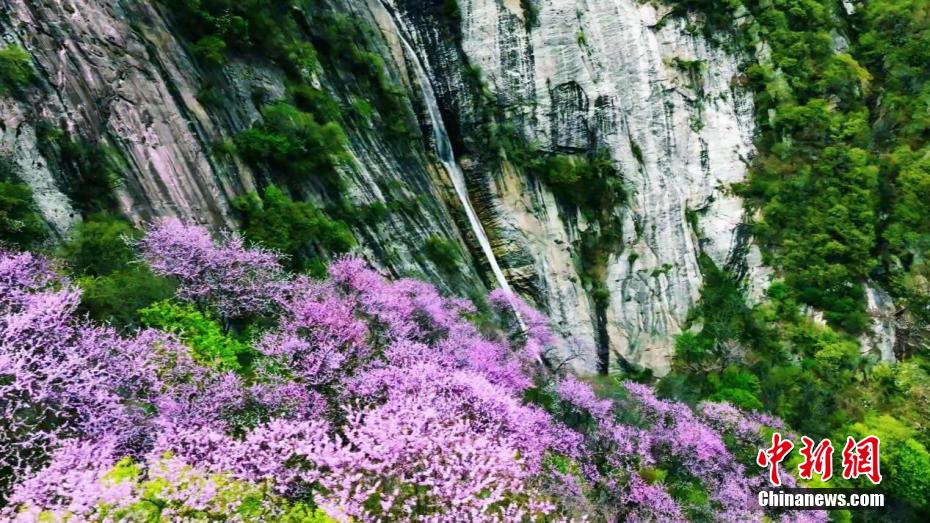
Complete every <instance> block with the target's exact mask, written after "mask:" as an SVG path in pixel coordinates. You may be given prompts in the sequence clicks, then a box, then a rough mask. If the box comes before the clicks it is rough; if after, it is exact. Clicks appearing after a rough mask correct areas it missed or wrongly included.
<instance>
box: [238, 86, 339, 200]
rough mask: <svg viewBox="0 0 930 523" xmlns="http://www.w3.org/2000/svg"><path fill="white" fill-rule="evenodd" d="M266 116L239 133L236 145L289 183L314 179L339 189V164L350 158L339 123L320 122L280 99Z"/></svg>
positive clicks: (247, 157) (250, 159) (246, 156)
mask: <svg viewBox="0 0 930 523" xmlns="http://www.w3.org/2000/svg"><path fill="white" fill-rule="evenodd" d="M262 116H263V118H264V119H263V120H262V122H260V123H258V124H256V125H255V126H253V127H252V128H251V129H249V130H247V131H244V132H242V133H240V134H239V135H238V136H236V139H235V143H236V148H237V150H238V151H239V153H240V154H241V155H242V157H243V158H244V159H245V160H246V161H248V162H249V163H251V164H253V165H265V166H268V167H270V168H271V169H272V170H273V171H274V172H276V173H279V174H280V175H281V176H283V177H284V179H285V180H286V181H287V182H289V183H294V184H298V183H302V182H307V181H313V182H317V183H319V184H320V185H321V186H322V187H323V188H326V189H329V190H331V191H335V192H338V191H339V190H340V189H341V187H342V182H341V180H340V178H339V173H338V172H337V170H336V167H337V166H338V165H339V164H340V163H342V162H346V161H349V158H350V157H349V155H348V154H347V153H346V151H345V142H346V136H345V133H344V132H343V130H342V128H341V127H340V126H339V124H337V123H335V122H329V123H325V124H320V123H318V122H317V120H316V119H315V118H314V116H313V115H312V114H310V113H307V112H303V111H301V110H300V109H297V108H296V107H294V106H293V105H290V104H288V103H285V102H277V103H274V104H271V105H268V106H265V108H264V109H263V110H262Z"/></svg>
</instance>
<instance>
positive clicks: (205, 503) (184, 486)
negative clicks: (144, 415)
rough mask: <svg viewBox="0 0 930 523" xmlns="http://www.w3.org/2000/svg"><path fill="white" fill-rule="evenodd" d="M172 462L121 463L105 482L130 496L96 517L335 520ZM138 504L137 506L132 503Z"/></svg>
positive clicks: (101, 508) (267, 491)
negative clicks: (143, 465)
mask: <svg viewBox="0 0 930 523" xmlns="http://www.w3.org/2000/svg"><path fill="white" fill-rule="evenodd" d="M173 459H174V458H173V457H172V456H171V455H170V454H166V455H165V456H163V457H162V459H161V460H151V461H150V463H149V464H148V466H147V467H145V468H143V467H142V466H140V465H138V464H136V463H135V462H134V461H133V460H132V458H128V457H127V458H123V459H122V460H120V461H119V462H118V463H117V464H116V465H115V466H114V467H113V468H112V469H111V470H110V471H109V472H107V474H105V475H104V476H103V477H102V478H101V479H100V483H101V485H102V486H105V488H109V489H113V488H115V487H117V486H118V487H119V489H117V490H119V491H120V492H128V493H131V494H128V495H126V496H123V497H119V496H117V497H115V498H114V499H115V500H118V502H117V503H111V504H101V505H98V506H97V512H96V514H95V515H96V516H97V517H98V518H99V520H100V521H162V520H164V519H166V517H167V515H166V514H171V519H178V520H183V521H241V522H248V523H257V522H261V521H267V520H268V518H269V514H272V513H273V514H274V520H275V521H282V522H286V523H333V521H334V520H333V519H332V518H330V517H328V516H326V514H325V513H324V512H323V511H322V510H319V509H317V508H313V507H311V506H310V505H307V504H305V503H301V502H296V503H295V502H291V501H289V500H287V499H285V498H281V497H278V496H276V495H274V494H273V492H272V489H271V488H270V486H269V485H268V484H266V483H249V482H245V481H239V480H236V479H233V478H231V477H229V475H227V474H218V473H208V472H204V471H202V470H199V469H196V468H194V467H191V466H187V465H182V464H178V463H172V462H171V460H173ZM192 493H196V494H197V495H198V497H197V499H196V500H192V499H191V498H192ZM133 499H135V500H138V501H135V502H132V503H131V504H130V503H128V502H129V501H130V500H133ZM65 516H66V518H65V519H66V520H67V519H70V518H68V517H67V514H65ZM59 517H60V516H59ZM46 519H48V520H49V521H51V520H54V519H56V515H55V514H52V513H41V514H39V515H38V521H45V520H46ZM95 519H96V518H95Z"/></svg>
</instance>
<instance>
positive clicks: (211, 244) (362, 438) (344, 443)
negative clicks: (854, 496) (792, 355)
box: [0, 220, 816, 521]
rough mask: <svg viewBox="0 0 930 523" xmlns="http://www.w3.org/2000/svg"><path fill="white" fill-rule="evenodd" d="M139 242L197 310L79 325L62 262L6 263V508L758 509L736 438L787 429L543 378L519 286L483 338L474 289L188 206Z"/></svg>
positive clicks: (634, 390) (191, 511)
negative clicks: (274, 242)
mask: <svg viewBox="0 0 930 523" xmlns="http://www.w3.org/2000/svg"><path fill="white" fill-rule="evenodd" d="M139 246H140V248H141V252H142V255H143V257H144V259H145V260H146V261H147V262H148V263H149V264H150V266H151V268H152V270H153V271H155V272H156V273H159V274H162V275H167V276H171V277H174V278H176V279H177V280H178V283H179V288H178V295H177V299H178V300H182V301H187V302H188V305H184V306H179V305H174V304H170V303H168V304H161V305H159V306H157V307H155V308H151V309H149V310H148V311H146V312H145V313H144V315H143V317H144V318H145V319H146V321H147V323H148V324H149V325H150V326H152V327H156V328H157V329H156V328H149V329H145V330H140V331H137V332H134V333H131V334H125V335H119V334H117V333H116V332H115V331H114V330H112V329H110V328H108V327H106V326H100V325H95V324H92V323H90V322H89V321H88V320H87V319H85V318H83V317H80V316H79V315H77V314H76V313H75V310H76V307H77V304H78V302H79V298H80V296H79V291H78V290H77V289H76V288H75V287H73V286H72V285H71V284H70V283H69V282H68V281H67V280H66V279H64V278H62V277H60V276H59V275H58V274H57V273H56V271H55V268H54V266H53V264H52V263H51V262H49V261H48V260H45V259H43V258H40V257H37V256H34V255H32V254H28V253H23V254H12V253H0V291H2V292H0V413H2V416H3V424H2V427H3V428H2V429H0V451H2V454H0V467H2V471H0V472H2V475H0V477H7V478H11V480H10V482H8V483H3V484H0V496H3V498H4V499H5V500H6V503H7V507H6V508H5V509H2V510H3V512H2V513H0V517H5V518H15V519H20V520H26V521H31V520H34V519H37V518H46V519H62V518H73V519H76V520H84V519H89V520H124V519H152V518H157V517H166V518H169V519H171V518H174V519H185V520H210V519H231V520H241V521H253V520H254V521H262V520H268V519H275V520H284V521H288V520H293V521H298V520H299V521H323V520H325V518H332V519H335V520H339V521H349V520H351V521H396V520H419V521H461V520H463V519H464V520H470V521H532V520H550V519H581V518H584V517H587V518H588V519H594V520H614V519H616V518H626V519H628V520H631V521H675V520H684V519H690V518H693V517H695V518H698V517H699V518H701V519H713V520H720V521H737V520H739V521H744V520H757V519H759V518H761V517H762V514H761V513H754V512H752V511H751V508H750V507H751V500H750V491H749V489H750V488H751V487H752V486H754V485H758V484H760V480H759V477H760V476H759V475H758V474H755V471H753V472H754V473H753V474H750V473H749V472H748V471H747V469H746V467H744V466H743V465H742V464H740V462H739V461H738V460H737V459H736V458H735V457H734V455H733V454H732V449H730V448H728V447H727V444H726V443H725V441H731V442H732V441H737V442H738V443H739V444H741V445H745V446H752V445H756V444H758V443H759V442H760V441H761V434H762V428H763V426H771V425H773V424H775V423H777V420H769V419H761V418H758V417H750V416H748V415H747V414H746V413H744V412H742V411H740V410H739V409H736V408H735V407H732V406H730V405H726V404H713V403H705V404H702V405H701V407H700V409H699V410H698V411H697V412H694V411H692V410H691V409H690V408H688V407H687V406H686V405H684V404H680V403H675V402H670V401H665V400H662V399H659V398H657V397H656V396H655V395H654V393H653V391H652V389H651V388H649V387H646V386H644V385H640V384H636V383H630V382H627V383H622V384H620V383H617V384H615V389H616V390H615V391H614V394H613V396H615V397H616V398H615V399H614V400H607V399H602V398H599V397H598V396H597V395H596V394H595V393H594V390H593V389H592V388H591V387H590V386H589V385H587V384H586V383H584V382H583V381H580V380H579V379H576V378H574V377H571V376H559V375H557V374H556V373H554V372H553V371H550V370H547V369H546V367H545V365H544V360H545V354H546V351H547V349H549V348H551V346H552V344H553V343H554V337H553V335H552V333H551V332H550V331H549V327H548V324H547V321H546V319H545V317H544V316H543V315H541V314H540V313H538V312H537V311H535V310H533V309H532V308H530V307H528V306H527V305H526V304H525V303H523V302H522V301H520V300H518V299H517V298H515V297H513V296H508V295H506V294H503V293H502V292H499V291H498V292H494V293H493V294H492V295H491V297H490V300H489V301H490V302H491V303H492V305H494V306H495V308H496V310H497V311H498V313H497V314H498V316H497V319H496V321H497V322H498V325H500V326H501V329H502V331H503V332H502V333H501V335H500V336H499V337H496V338H494V337H492V338H488V337H486V336H483V335H482V334H481V332H479V330H478V329H477V328H476V327H475V326H474V325H473V324H472V323H471V322H469V321H468V320H467V319H466V316H467V315H470V314H474V313H475V308H474V307H473V306H472V304H471V303H469V302H467V301H465V300H460V299H456V298H446V297H443V296H441V295H440V294H439V293H438V291H437V290H436V289H435V288H434V287H433V286H431V285H428V284H426V283H422V282H418V281H415V280H408V279H401V280H397V281H389V280H386V279H385V278H383V277H382V276H380V275H379V274H378V273H376V272H375V271H373V270H371V269H370V268H368V267H367V266H366V265H365V264H364V263H363V262H361V261H360V260H357V259H352V258H345V259H341V260H337V261H336V262H334V263H333V264H332V266H331V267H330V278H329V279H328V280H327V281H318V280H313V279H310V278H308V277H305V276H293V275H289V274H287V273H286V272H284V271H282V270H281V268H280V265H279V264H278V261H277V258H276V257H275V255H274V254H273V253H271V252H268V251H263V250H255V249H250V248H248V247H246V246H245V245H244V244H243V243H242V241H241V240H240V239H238V238H237V237H235V236H225V237H224V238H223V240H222V241H221V242H215V241H214V240H213V239H212V238H211V237H210V235H209V234H208V233H207V232H206V231H205V230H203V229H201V228H198V227H191V226H186V225H183V224H181V223H180V222H177V221H173V220H167V221H162V222H159V223H157V224H155V226H154V228H153V229H152V230H151V231H150V232H149V233H148V235H147V236H146V237H145V238H143V239H142V240H140V241H139ZM211 315H216V316H211ZM210 317H219V318H223V319H225V320H235V321H228V322H226V325H222V326H221V325H220V324H218V323H214V322H212V320H210V319H209V318H210ZM230 329H232V330H230ZM236 329H239V330H238V331H236ZM218 362H219V363H221V364H218ZM528 398H532V400H530V399H528ZM815 518H816V516H815Z"/></svg>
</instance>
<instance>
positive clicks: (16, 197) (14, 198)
mask: <svg viewBox="0 0 930 523" xmlns="http://www.w3.org/2000/svg"><path fill="white" fill-rule="evenodd" d="M14 170H15V169H14V166H13V163H12V162H11V161H10V160H9V159H7V158H2V157H0V245H9V246H13V247H18V248H20V249H28V248H33V247H35V246H37V245H38V244H39V243H41V242H42V241H43V240H44V239H45V238H46V236H47V234H48V233H47V231H46V228H45V222H44V220H43V219H42V215H41V214H39V211H38V209H37V208H36V206H35V201H34V200H33V198H32V190H31V189H30V188H29V186H28V185H25V184H22V183H16V177H15V172H14Z"/></svg>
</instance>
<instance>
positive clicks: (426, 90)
mask: <svg viewBox="0 0 930 523" xmlns="http://www.w3.org/2000/svg"><path fill="white" fill-rule="evenodd" d="M388 11H389V12H390V9H388ZM391 18H392V19H393V18H394V17H393V15H392V17H391ZM397 25H398V24H397V22H396V21H395V26H397ZM397 36H398V38H399V39H400V41H401V43H402V44H403V46H404V51H405V52H406V53H407V55H408V57H409V59H410V61H411V63H412V64H413V69H414V72H415V73H416V76H417V83H418V84H419V86H420V92H422V93H423V99H424V101H425V102H426V107H427V110H428V112H429V118H430V124H431V127H432V129H433V140H434V141H435V142H436V154H437V155H438V156H439V161H441V162H442V165H443V167H445V169H446V172H448V173H449V178H451V179H452V185H453V186H454V187H455V193H456V194H457V195H458V197H459V201H460V202H461V203H462V207H463V208H464V209H465V214H466V215H467V216H468V223H469V225H471V229H472V232H473V233H474V234H475V237H476V238H478V243H479V244H480V245H481V250H482V252H483V253H484V256H485V258H487V260H488V264H489V265H490V266H491V272H493V273H494V278H495V279H496V280H497V284H498V285H499V286H500V287H501V288H502V289H504V290H505V291H507V292H508V293H511V294H512V293H513V291H512V290H511V288H510V284H508V283H507V278H505V277H504V271H502V270H501V267H500V265H499V264H498V263H497V258H496V257H495V256H494V250H493V249H492V248H491V242H490V241H489V240H488V235H487V234H486V233H485V231H484V227H483V226H482V225H481V221H480V220H479V219H478V214H477V213H476V212H475V209H474V207H472V205H471V200H469V198H468V188H467V187H466V186H465V173H463V172H462V168H461V167H459V164H458V162H456V161H455V153H454V152H453V151H452V143H451V142H450V141H449V135H448V134H447V133H446V126H445V124H444V123H443V121H442V114H441V113H440V112H439V104H438V102H437V101H436V93H435V91H433V86H432V84H430V81H429V77H428V76H427V74H426V70H425V69H424V67H423V65H422V64H421V63H420V58H419V56H417V53H416V51H415V50H414V49H413V46H411V45H410V43H409V42H408V41H407V39H406V38H405V37H404V35H403V33H402V32H401V31H400V28H399V27H398V30H397Z"/></svg>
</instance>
